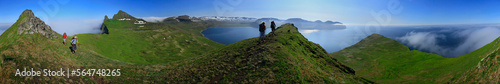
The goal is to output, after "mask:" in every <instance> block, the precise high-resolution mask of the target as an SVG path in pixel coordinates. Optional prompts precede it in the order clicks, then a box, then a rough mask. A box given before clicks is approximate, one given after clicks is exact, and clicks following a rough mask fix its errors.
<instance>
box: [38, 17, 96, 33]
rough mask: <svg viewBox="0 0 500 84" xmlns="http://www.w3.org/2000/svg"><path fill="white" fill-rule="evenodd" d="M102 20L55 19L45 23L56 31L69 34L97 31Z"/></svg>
mask: <svg viewBox="0 0 500 84" xmlns="http://www.w3.org/2000/svg"><path fill="white" fill-rule="evenodd" d="M102 22H103V19H85V20H57V21H50V22H47V24H48V25H49V26H50V27H51V28H52V30H54V31H56V32H57V33H59V34H63V33H64V32H66V34H68V35H70V36H71V35H75V34H81V33H99V32H100V27H101V24H102Z"/></svg>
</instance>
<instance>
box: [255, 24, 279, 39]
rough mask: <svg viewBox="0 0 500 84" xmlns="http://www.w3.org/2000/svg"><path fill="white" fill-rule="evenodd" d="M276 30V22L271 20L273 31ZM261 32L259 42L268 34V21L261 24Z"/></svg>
mask: <svg viewBox="0 0 500 84" xmlns="http://www.w3.org/2000/svg"><path fill="white" fill-rule="evenodd" d="M275 30H276V24H275V23H274V21H271V32H274V31H275ZM259 32H260V37H259V44H260V43H262V42H263V41H264V36H265V35H266V22H262V23H261V24H260V25H259Z"/></svg>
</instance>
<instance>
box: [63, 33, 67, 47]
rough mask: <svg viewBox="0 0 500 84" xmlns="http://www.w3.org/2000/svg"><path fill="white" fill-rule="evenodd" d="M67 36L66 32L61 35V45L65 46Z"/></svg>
mask: <svg viewBox="0 0 500 84" xmlns="http://www.w3.org/2000/svg"><path fill="white" fill-rule="evenodd" d="M67 36H68V35H66V32H64V34H63V44H64V45H66V37H67Z"/></svg>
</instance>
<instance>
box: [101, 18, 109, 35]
mask: <svg viewBox="0 0 500 84" xmlns="http://www.w3.org/2000/svg"><path fill="white" fill-rule="evenodd" d="M106 20H108V16H107V15H104V21H106ZM100 30H101V32H100V33H99V34H109V31H108V27H107V26H106V24H104V22H103V23H102V24H101V28H100Z"/></svg>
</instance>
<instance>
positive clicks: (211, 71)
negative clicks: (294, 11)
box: [166, 24, 370, 83]
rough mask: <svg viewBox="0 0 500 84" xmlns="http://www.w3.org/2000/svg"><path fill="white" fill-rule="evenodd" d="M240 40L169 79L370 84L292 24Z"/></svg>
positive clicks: (193, 61)
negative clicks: (260, 40)
mask: <svg viewBox="0 0 500 84" xmlns="http://www.w3.org/2000/svg"><path fill="white" fill-rule="evenodd" d="M257 41H258V38H251V39H246V40H243V41H239V42H236V43H233V44H230V45H227V46H226V47H223V48H221V49H218V50H217V51H215V52H213V53H210V54H207V55H205V56H202V57H198V58H195V59H192V60H191V61H190V62H185V65H182V66H179V67H178V68H177V69H175V70H171V71H168V72H167V73H169V74H168V76H167V78H166V80H169V81H176V82H186V83H192V82H202V83H254V82H259V83H368V82H370V81H367V80H364V79H362V78H360V77H356V76H355V75H354V73H355V72H354V71H353V70H352V69H350V68H349V67H347V66H345V65H343V64H341V63H339V62H337V60H336V59H335V58H333V57H331V56H329V55H328V53H327V52H326V51H325V50H324V49H323V48H322V47H321V46H319V45H318V44H315V43H313V42H310V41H308V40H307V39H306V38H305V37H304V36H302V35H301V34H300V33H299V32H298V31H297V28H296V27H294V26H293V24H285V25H282V26H281V27H279V28H278V30H277V31H276V32H274V33H270V34H268V35H266V40H265V43H263V44H260V45H259V44H258V43H257Z"/></svg>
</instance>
